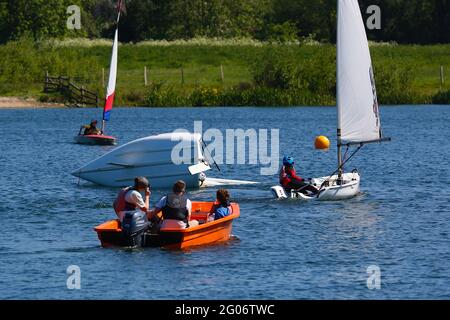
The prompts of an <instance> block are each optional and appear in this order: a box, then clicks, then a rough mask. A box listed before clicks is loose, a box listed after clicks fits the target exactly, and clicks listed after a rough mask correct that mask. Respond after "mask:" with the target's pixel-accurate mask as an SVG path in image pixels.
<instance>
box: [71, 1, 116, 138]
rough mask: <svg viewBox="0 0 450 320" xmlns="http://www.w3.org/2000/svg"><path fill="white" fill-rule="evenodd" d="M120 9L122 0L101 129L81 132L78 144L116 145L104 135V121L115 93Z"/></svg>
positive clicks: (109, 115) (108, 117)
mask: <svg viewBox="0 0 450 320" xmlns="http://www.w3.org/2000/svg"><path fill="white" fill-rule="evenodd" d="M121 10H122V1H119V4H118V14H117V25H116V31H115V34H114V42H113V47H112V54H111V63H110V66H109V80H108V87H107V89H106V98H105V104H104V106H103V120H102V130H101V133H100V134H91V135H83V134H82V133H81V130H80V133H79V134H78V136H76V137H75V143H78V144H88V145H116V144H117V139H116V138H115V137H112V136H107V135H105V134H104V133H105V126H106V121H109V119H110V117H111V111H112V108H113V104H114V96H115V93H116V79H117V56H118V45H119V20H120V12H121Z"/></svg>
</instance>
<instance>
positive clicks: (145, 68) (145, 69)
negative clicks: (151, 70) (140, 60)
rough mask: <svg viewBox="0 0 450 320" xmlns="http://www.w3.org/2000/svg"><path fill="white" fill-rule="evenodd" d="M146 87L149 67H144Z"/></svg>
mask: <svg viewBox="0 0 450 320" xmlns="http://www.w3.org/2000/svg"><path fill="white" fill-rule="evenodd" d="M144 85H145V86H147V66H144Z"/></svg>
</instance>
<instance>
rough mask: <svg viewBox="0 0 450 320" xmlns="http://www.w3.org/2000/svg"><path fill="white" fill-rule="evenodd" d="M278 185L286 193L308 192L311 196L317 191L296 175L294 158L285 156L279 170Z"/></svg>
mask: <svg viewBox="0 0 450 320" xmlns="http://www.w3.org/2000/svg"><path fill="white" fill-rule="evenodd" d="M280 184H281V185H282V186H283V188H284V189H285V190H287V191H289V192H290V191H291V190H298V191H304V192H305V193H306V191H310V192H312V193H313V194H317V192H318V190H317V189H316V187H314V186H313V185H310V184H309V183H306V182H305V180H304V179H303V178H302V177H300V176H298V175H297V172H296V171H295V168H294V158H293V157H287V156H285V157H284V158H283V166H282V167H281V170H280Z"/></svg>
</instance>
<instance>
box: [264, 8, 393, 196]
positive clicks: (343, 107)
mask: <svg viewBox="0 0 450 320" xmlns="http://www.w3.org/2000/svg"><path fill="white" fill-rule="evenodd" d="M337 6H338V8H337V15H338V21H337V44H336V46H337V65H336V76H337V93H336V100H337V158H338V168H337V169H336V171H335V172H333V173H332V174H331V175H330V176H326V177H321V178H314V179H311V184H313V185H315V186H316V187H317V188H318V189H319V193H318V194H317V195H308V194H305V193H303V192H299V191H295V190H293V191H291V192H290V193H289V194H287V192H286V190H284V189H283V187H281V186H274V187H272V189H271V190H272V193H273V195H274V196H275V197H276V198H299V199H302V200H312V199H318V200H342V199H348V198H351V197H354V196H355V195H357V194H358V193H359V191H360V188H359V184H360V175H359V173H358V171H357V170H353V171H352V172H348V173H344V165H345V164H346V163H347V162H348V161H349V160H350V159H352V158H353V156H354V155H355V154H356V153H357V152H358V151H359V150H360V149H361V148H362V147H363V146H364V145H366V144H368V143H375V142H382V141H390V138H384V137H383V136H382V132H381V125H380V114H379V108H378V99H377V91H376V88H375V79H374V73H373V68H372V60H371V57H370V51H369V43H368V41H367V35H366V30H365V28H364V22H363V19H362V15H361V10H360V7H359V3H358V0H338V1H337ZM355 146H356V147H357V148H356V150H354V152H353V153H352V154H351V155H350V156H349V157H348V158H346V156H345V155H346V154H347V152H345V155H344V157H343V156H342V148H347V151H348V150H349V148H351V147H355Z"/></svg>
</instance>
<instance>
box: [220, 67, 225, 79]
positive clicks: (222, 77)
mask: <svg viewBox="0 0 450 320" xmlns="http://www.w3.org/2000/svg"><path fill="white" fill-rule="evenodd" d="M220 79H222V83H224V81H225V76H224V74H223V64H221V65H220Z"/></svg>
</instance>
